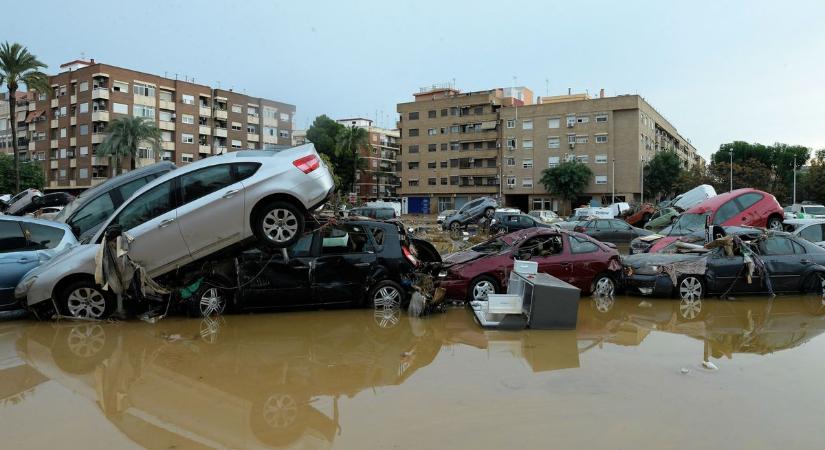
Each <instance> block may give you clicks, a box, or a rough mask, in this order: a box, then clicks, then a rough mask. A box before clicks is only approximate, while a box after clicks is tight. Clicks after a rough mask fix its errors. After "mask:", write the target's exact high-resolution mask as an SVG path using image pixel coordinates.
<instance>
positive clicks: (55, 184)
mask: <svg viewBox="0 0 825 450" xmlns="http://www.w3.org/2000/svg"><path fill="white" fill-rule="evenodd" d="M49 187H50V188H56V187H57V180H52V181H49Z"/></svg>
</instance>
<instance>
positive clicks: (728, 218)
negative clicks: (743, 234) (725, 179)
mask: <svg viewBox="0 0 825 450" xmlns="http://www.w3.org/2000/svg"><path fill="white" fill-rule="evenodd" d="M740 212H742V209H741V208H740V207H739V203H738V202H737V201H736V198H732V199H730V200H728V201H726V202H725V203H723V204H722V206H720V207H719V208H718V209H717V210H716V213H715V214H714V215H713V224H714V225H726V226H727V225H747V223H746V222H747V221H746V220H745V219H744V216H743V217H742V218H740V217H737V216H738V214H739V213H740Z"/></svg>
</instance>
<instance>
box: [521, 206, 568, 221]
mask: <svg viewBox="0 0 825 450" xmlns="http://www.w3.org/2000/svg"><path fill="white" fill-rule="evenodd" d="M527 215H528V216H533V217H535V218H537V219H539V220H541V221H542V222H544V223H556V222H561V219H560V218H559V215H558V214H556V213H555V212H554V211H550V210H549V209H534V210H532V211H530V212H529V213H527Z"/></svg>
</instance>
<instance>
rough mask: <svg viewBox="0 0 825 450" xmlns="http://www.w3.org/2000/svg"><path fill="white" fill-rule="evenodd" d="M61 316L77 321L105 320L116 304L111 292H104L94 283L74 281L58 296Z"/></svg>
mask: <svg viewBox="0 0 825 450" xmlns="http://www.w3.org/2000/svg"><path fill="white" fill-rule="evenodd" d="M58 303H59V307H60V309H61V311H60V312H61V314H65V315H67V316H69V317H76V318H78V319H97V320H100V319H105V318H107V317H109V316H110V315H112V313H113V312H114V310H115V308H116V307H117V304H116V302H115V299H114V296H112V294H111V292H105V291H103V290H102V289H101V288H100V287H98V286H97V285H96V284H94V282H92V281H88V280H80V281H75V282H74V283H72V284H70V285H68V286H67V287H66V288H65V289H63V292H61V293H60V295H58Z"/></svg>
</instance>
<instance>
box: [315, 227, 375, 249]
mask: <svg viewBox="0 0 825 450" xmlns="http://www.w3.org/2000/svg"><path fill="white" fill-rule="evenodd" d="M321 238H322V239H323V241H322V243H321V252H322V253H323V254H324V255H340V254H345V253H364V252H366V251H369V250H371V248H369V238H368V237H367V233H366V230H365V229H364V227H362V226H359V225H351V224H344V225H335V226H331V227H328V228H325V229H324V230H323V231H321Z"/></svg>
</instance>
